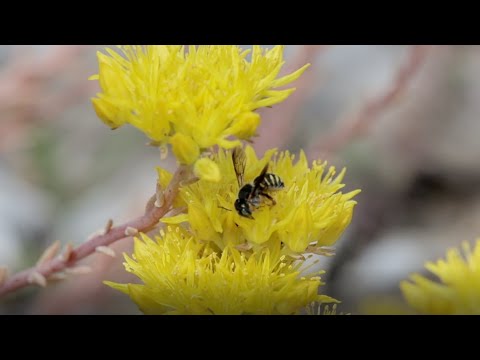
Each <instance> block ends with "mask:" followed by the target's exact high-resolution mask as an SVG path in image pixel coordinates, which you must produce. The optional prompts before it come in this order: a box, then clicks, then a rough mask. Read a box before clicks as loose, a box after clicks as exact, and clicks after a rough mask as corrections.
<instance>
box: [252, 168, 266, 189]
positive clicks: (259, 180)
mask: <svg viewBox="0 0 480 360" xmlns="http://www.w3.org/2000/svg"><path fill="white" fill-rule="evenodd" d="M267 171H268V163H267V164H266V165H265V167H264V168H263V170H262V171H261V172H260V175H258V176H257V177H256V178H255V180H254V181H253V185H254V187H258V186H259V185H260V184H261V183H262V182H263V179H264V178H265V174H266V173H267Z"/></svg>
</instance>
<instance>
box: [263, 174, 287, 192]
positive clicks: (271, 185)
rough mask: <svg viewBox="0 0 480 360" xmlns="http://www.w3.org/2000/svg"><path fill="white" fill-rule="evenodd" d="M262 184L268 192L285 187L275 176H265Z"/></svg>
mask: <svg viewBox="0 0 480 360" xmlns="http://www.w3.org/2000/svg"><path fill="white" fill-rule="evenodd" d="M264 183H265V185H266V186H267V188H268V189H269V190H278V189H282V188H283V187H285V184H284V183H283V181H282V179H280V177H279V176H277V175H275V174H265V178H264Z"/></svg>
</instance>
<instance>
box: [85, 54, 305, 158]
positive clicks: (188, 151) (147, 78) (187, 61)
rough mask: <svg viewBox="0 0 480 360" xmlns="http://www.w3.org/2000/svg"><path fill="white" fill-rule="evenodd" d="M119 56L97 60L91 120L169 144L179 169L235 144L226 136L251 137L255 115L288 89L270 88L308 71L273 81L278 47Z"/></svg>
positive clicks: (279, 56) (257, 120)
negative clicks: (206, 151)
mask: <svg viewBox="0 0 480 360" xmlns="http://www.w3.org/2000/svg"><path fill="white" fill-rule="evenodd" d="M119 49H120V53H118V52H116V51H114V50H113V49H109V48H107V49H106V52H107V53H108V55H106V54H103V53H100V52H99V53H98V62H99V73H98V75H94V76H92V77H91V79H98V80H99V83H100V87H101V89H102V92H101V93H99V94H97V97H96V98H94V99H93V100H92V101H93V105H94V108H95V110H96V112H97V115H98V116H99V117H100V118H101V119H102V120H103V121H104V122H105V123H106V124H107V125H108V126H110V127H112V128H117V127H119V126H122V125H124V124H126V123H128V124H131V125H133V126H135V127H136V128H138V129H139V130H141V131H142V132H144V133H145V134H146V135H147V136H148V137H150V138H151V139H152V140H153V141H154V143H156V144H165V143H172V145H173V151H174V153H175V155H177V156H178V160H179V161H180V162H183V163H192V162H193V161H192V159H194V158H197V157H198V155H199V152H201V151H203V150H204V149H208V148H210V147H212V146H214V145H219V146H220V147H223V148H232V147H234V146H237V145H239V141H238V140H235V139H232V138H231V137H232V136H233V137H234V138H235V137H237V138H240V139H248V138H250V137H251V136H253V135H254V134H255V132H256V129H257V127H258V125H259V123H260V116H259V115H258V114H257V113H254V111H255V110H256V109H258V108H261V107H266V106H271V105H275V104H277V103H279V102H281V101H283V100H285V99H286V98H287V97H288V96H289V95H290V94H291V93H292V92H293V91H294V90H295V89H284V90H274V89H276V88H279V87H281V86H284V85H287V84H289V83H291V82H292V81H294V80H296V79H297V78H298V77H299V76H300V75H301V74H302V73H303V72H304V71H305V69H306V68H307V67H308V64H307V65H305V66H304V67H302V68H301V69H299V70H297V71H295V72H293V73H291V74H289V75H286V76H283V77H280V78H277V76H278V74H279V71H280V69H281V67H282V66H283V64H284V60H283V46H275V47H273V48H272V49H262V48H261V47H260V46H254V47H253V49H252V50H251V51H250V50H243V49H241V48H240V47H238V46H234V45H228V46H226V45H219V46H213V45H210V46H198V47H195V46H189V47H188V51H187V48H185V47H184V46H180V45H151V46H141V45H130V46H119ZM250 53H251V57H250V59H248V58H247V56H248V55H249V54H250ZM175 134H181V135H182V137H181V138H175V137H174V135H175ZM192 143H193V144H195V146H193V144H192Z"/></svg>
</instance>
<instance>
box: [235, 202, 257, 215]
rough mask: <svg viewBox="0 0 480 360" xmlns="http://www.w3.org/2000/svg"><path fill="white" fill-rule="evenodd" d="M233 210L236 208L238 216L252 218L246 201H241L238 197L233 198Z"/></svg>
mask: <svg viewBox="0 0 480 360" xmlns="http://www.w3.org/2000/svg"><path fill="white" fill-rule="evenodd" d="M235 210H237V213H238V214H239V215H240V216H243V217H246V218H249V219H253V216H252V211H251V210H250V207H249V206H248V203H247V202H246V201H241V200H240V199H237V200H235Z"/></svg>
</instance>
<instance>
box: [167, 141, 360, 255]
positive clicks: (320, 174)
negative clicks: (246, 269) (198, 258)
mask: <svg viewBox="0 0 480 360" xmlns="http://www.w3.org/2000/svg"><path fill="white" fill-rule="evenodd" d="M245 154H246V158H247V162H246V169H245V174H244V178H245V182H246V183H249V182H250V183H251V182H253V180H254V178H255V177H256V176H258V175H259V173H260V172H261V170H262V169H263V167H264V166H265V165H266V164H267V163H269V170H268V172H270V173H273V174H276V175H278V176H279V177H280V178H281V179H282V180H283V182H284V184H285V188H284V189H282V190H281V191H277V192H275V193H272V196H273V197H274V198H275V201H276V205H274V206H271V205H269V204H268V201H266V202H264V204H262V205H261V206H260V207H259V208H257V209H255V211H254V214H253V217H254V220H252V219H248V218H245V217H242V216H240V215H239V214H238V213H237V212H236V211H235V208H234V202H235V199H237V197H238V191H239V184H238V182H237V178H236V174H235V170H234V166H233V162H232V154H231V151H222V150H220V151H219V152H218V153H217V154H215V155H213V156H212V158H211V160H212V161H213V162H215V163H216V164H217V166H218V168H219V169H220V172H221V173H222V182H220V183H212V182H209V181H206V180H199V181H198V182H196V183H194V184H191V185H189V186H186V187H183V188H182V189H181V190H180V196H181V198H182V199H183V201H184V206H187V207H188V213H187V214H182V215H178V216H175V217H172V218H164V219H163V220H162V221H163V222H165V223H168V224H179V223H182V222H188V223H189V224H190V227H191V229H192V231H193V232H194V234H195V236H196V237H197V238H198V239H200V240H202V241H212V242H213V243H214V244H215V245H216V247H217V248H218V249H219V250H223V249H224V248H225V247H227V246H242V247H245V245H247V246H248V245H251V246H254V247H256V248H258V247H259V246H260V247H269V246H275V244H277V243H282V244H284V245H285V247H284V252H286V253H289V252H294V253H303V252H305V251H307V250H308V251H310V252H317V251H321V247H323V246H329V245H332V244H334V243H335V242H336V241H337V240H338V238H339V236H340V235H341V234H342V233H343V231H344V230H345V228H346V227H347V226H348V225H349V223H350V221H351V219H352V213H353V209H354V206H355V204H356V201H354V200H352V198H353V197H354V196H355V195H357V194H358V193H359V192H360V191H359V190H355V191H351V192H348V193H346V194H343V193H342V192H340V190H341V189H342V188H343V187H344V184H342V180H343V177H344V174H345V170H343V171H341V172H340V174H338V175H337V176H335V175H336V172H335V168H334V167H327V164H326V163H324V162H323V163H317V162H313V164H312V166H311V168H310V167H309V164H308V161H307V158H306V156H305V154H304V153H303V151H302V152H301V153H300V156H299V158H298V160H297V161H295V156H294V155H292V154H290V153H289V152H288V151H286V152H280V153H279V152H278V151H276V150H275V149H274V150H270V151H267V152H266V154H265V155H264V156H263V158H262V159H258V158H257V156H256V154H255V152H254V150H253V148H252V147H250V146H247V147H246V148H245ZM159 173H160V179H162V178H163V179H165V180H167V179H168V178H169V177H167V175H166V174H165V172H164V171H163V170H161V169H159ZM165 180H164V181H165Z"/></svg>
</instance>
